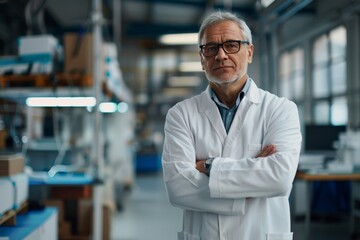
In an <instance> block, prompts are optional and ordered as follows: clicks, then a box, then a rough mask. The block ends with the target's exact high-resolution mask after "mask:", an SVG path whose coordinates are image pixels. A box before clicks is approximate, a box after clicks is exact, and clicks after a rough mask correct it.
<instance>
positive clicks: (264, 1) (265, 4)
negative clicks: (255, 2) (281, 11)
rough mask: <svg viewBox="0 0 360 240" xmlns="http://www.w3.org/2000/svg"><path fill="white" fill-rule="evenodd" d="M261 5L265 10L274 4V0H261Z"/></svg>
mask: <svg viewBox="0 0 360 240" xmlns="http://www.w3.org/2000/svg"><path fill="white" fill-rule="evenodd" d="M260 2H261V5H262V6H263V7H265V8H267V7H268V6H269V5H270V4H272V3H273V2H274V0H261V1H260Z"/></svg>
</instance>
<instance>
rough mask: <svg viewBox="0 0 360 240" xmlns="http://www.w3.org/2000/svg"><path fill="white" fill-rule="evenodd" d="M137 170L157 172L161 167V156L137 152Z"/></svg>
mask: <svg viewBox="0 0 360 240" xmlns="http://www.w3.org/2000/svg"><path fill="white" fill-rule="evenodd" d="M135 165H136V172H157V171H160V169H161V156H160V155H159V154H157V153H153V154H139V153H138V154H136V164H135Z"/></svg>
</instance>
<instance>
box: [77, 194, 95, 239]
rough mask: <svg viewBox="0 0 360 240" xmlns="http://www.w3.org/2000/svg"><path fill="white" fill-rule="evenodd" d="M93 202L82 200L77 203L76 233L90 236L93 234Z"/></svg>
mask: <svg viewBox="0 0 360 240" xmlns="http://www.w3.org/2000/svg"><path fill="white" fill-rule="evenodd" d="M92 219H93V202H92V199H80V200H78V201H77V226H76V230H77V231H76V233H77V234H79V235H85V236H87V235H90V234H91V232H92Z"/></svg>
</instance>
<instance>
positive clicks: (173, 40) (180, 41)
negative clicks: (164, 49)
mask: <svg viewBox="0 0 360 240" xmlns="http://www.w3.org/2000/svg"><path fill="white" fill-rule="evenodd" d="M160 43H162V44H166V45H194V44H197V43H198V34H197V33H180V34H165V35H162V36H161V37H160Z"/></svg>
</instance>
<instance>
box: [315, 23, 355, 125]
mask: <svg viewBox="0 0 360 240" xmlns="http://www.w3.org/2000/svg"><path fill="white" fill-rule="evenodd" d="M312 60H313V61H312V101H313V104H312V106H313V109H312V110H313V117H312V121H313V123H315V124H332V125H346V124H347V120H348V110H347V99H346V89H347V86H346V29H345V27H344V26H339V27H337V28H335V29H333V30H331V31H330V32H327V33H325V34H323V35H321V36H319V37H317V38H316V39H315V41H314V42H313V52H312Z"/></svg>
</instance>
